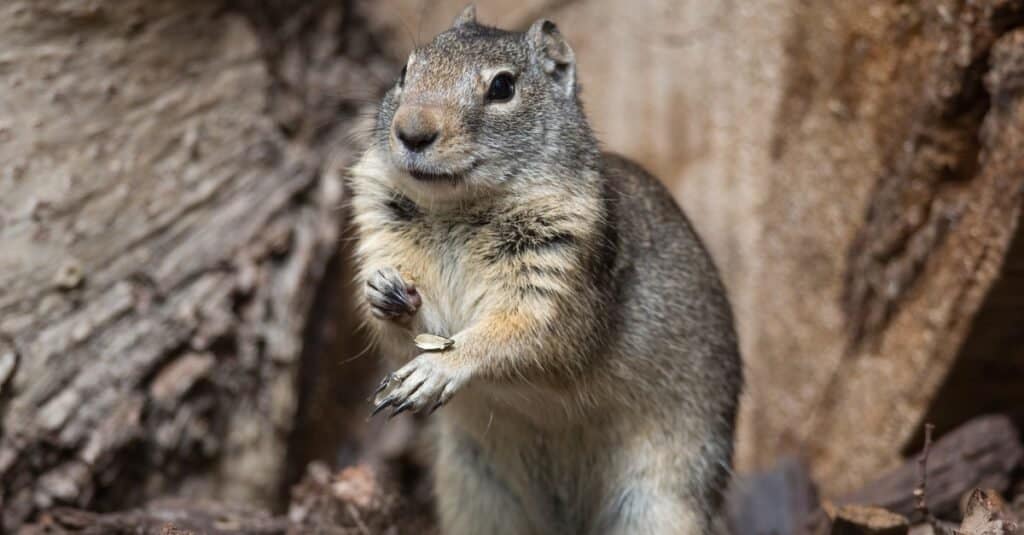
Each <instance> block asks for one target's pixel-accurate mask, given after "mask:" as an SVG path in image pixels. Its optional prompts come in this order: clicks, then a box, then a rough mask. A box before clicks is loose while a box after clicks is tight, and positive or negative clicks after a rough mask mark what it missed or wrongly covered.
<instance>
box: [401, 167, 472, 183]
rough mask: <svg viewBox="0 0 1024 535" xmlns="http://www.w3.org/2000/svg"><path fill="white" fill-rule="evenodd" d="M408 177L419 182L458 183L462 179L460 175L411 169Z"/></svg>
mask: <svg viewBox="0 0 1024 535" xmlns="http://www.w3.org/2000/svg"><path fill="white" fill-rule="evenodd" d="M409 176H411V177H413V178H415V179H416V180H419V181H420V182H458V181H459V180H460V179H462V174H461V173H430V172H426V171H414V170H412V169H410V170H409Z"/></svg>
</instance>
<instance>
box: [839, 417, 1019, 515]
mask: <svg viewBox="0 0 1024 535" xmlns="http://www.w3.org/2000/svg"><path fill="white" fill-rule="evenodd" d="M850 454H851V455H855V454H856V453H855V452H853V451H851V453H850ZM1022 461H1024V447H1022V445H1021V442H1020V438H1019V434H1018V432H1017V429H1016V427H1015V426H1014V425H1013V423H1012V422H1011V421H1010V420H1009V419H1008V418H1006V417H1005V416H987V417H981V418H978V419H976V420H973V421H971V422H970V423H967V424H965V425H963V426H962V427H960V428H958V429H956V430H955V431H953V432H951V433H949V434H948V435H946V436H944V437H942V438H941V439H939V440H938V441H936V442H935V443H934V444H933V445H932V447H931V451H930V453H929V456H928V472H927V473H928V491H927V499H928V508H929V509H930V510H931V512H932V513H933V514H934V515H936V516H939V517H944V518H953V517H955V516H956V514H957V510H958V508H959V504H960V499H961V497H962V496H963V495H964V493H966V492H967V491H969V490H970V489H972V488H974V487H982V488H991V489H995V490H996V491H999V492H1003V491H1006V490H1007V489H1008V487H1009V484H1010V482H1011V478H1012V477H1013V473H1014V470H1015V469H1017V468H1018V467H1020V466H1021V463H1022ZM917 481H918V465H917V460H916V458H915V459H911V460H908V461H907V462H906V463H905V464H904V465H903V466H900V467H898V468H896V469H894V470H892V471H891V472H889V473H887V474H885V475H883V476H881V477H879V478H878V479H876V480H875V481H873V482H871V483H869V484H867V485H866V486H864V487H863V488H862V489H860V490H858V491H857V492H854V493H852V494H850V495H847V496H845V497H844V498H843V499H842V500H840V502H841V503H845V504H871V505H877V506H880V507H883V508H885V509H888V510H890V511H893V512H895V513H898V514H902V515H906V516H911V515H913V513H914V511H915V501H916V498H915V496H914V488H915V486H916V485H917Z"/></svg>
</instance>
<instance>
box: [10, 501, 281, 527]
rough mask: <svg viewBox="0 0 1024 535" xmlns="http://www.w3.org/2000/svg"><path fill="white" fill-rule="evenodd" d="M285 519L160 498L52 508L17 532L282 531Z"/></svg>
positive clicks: (260, 513) (204, 503)
mask: <svg viewBox="0 0 1024 535" xmlns="http://www.w3.org/2000/svg"><path fill="white" fill-rule="evenodd" d="M287 528H288V522H287V520H285V519H283V518H279V517H274V516H271V515H270V514H268V513H265V512H263V511H259V510H256V509H252V508H248V507H238V506H231V505H226V504H222V503H216V502H210V501H205V500H199V501H187V500H178V499H174V500H159V501H155V502H153V503H151V504H149V505H147V506H145V507H144V508H141V509H135V510H131V511H125V512H119V513H103V514H100V513H90V512H86V511H81V510H77V509H71V508H56V509H52V510H50V511H48V512H46V513H44V514H43V515H41V518H40V520H39V521H38V522H37V523H35V524H32V525H28V526H23V527H22V528H21V529H20V530H19V531H18V535H43V534H46V535H72V534H74V535H92V534H96V535H100V534H103V535H172V534H173V535H184V534H190V535H191V534H195V535H199V534H203V535H243V534H244V535H285V532H286V530H287Z"/></svg>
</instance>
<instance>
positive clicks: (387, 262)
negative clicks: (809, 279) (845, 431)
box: [351, 12, 742, 535]
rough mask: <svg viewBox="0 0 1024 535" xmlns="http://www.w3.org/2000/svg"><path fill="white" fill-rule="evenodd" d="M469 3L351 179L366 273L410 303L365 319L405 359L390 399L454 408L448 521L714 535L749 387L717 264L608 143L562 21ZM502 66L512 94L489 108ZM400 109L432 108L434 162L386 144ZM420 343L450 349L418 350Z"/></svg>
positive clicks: (448, 420) (441, 419) (420, 66)
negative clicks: (514, 26)
mask: <svg viewBox="0 0 1024 535" xmlns="http://www.w3.org/2000/svg"><path fill="white" fill-rule="evenodd" d="M467 13H468V14H467ZM467 13H463V15H461V16H460V18H459V20H458V21H457V24H456V26H455V27H454V28H452V29H451V30H449V31H447V32H445V33H443V34H441V35H440V36H438V37H437V38H436V39H435V40H434V41H433V42H432V43H430V44H428V45H426V46H424V47H422V48H420V49H417V50H416V51H415V52H414V53H413V54H412V56H411V59H410V62H409V66H408V71H407V77H406V81H405V84H404V85H403V86H402V87H399V86H398V85H397V84H396V87H395V88H393V89H392V90H391V91H390V92H389V93H388V95H387V96H386V97H385V98H384V101H383V103H382V105H381V107H380V112H379V115H378V117H377V122H376V129H375V132H374V135H373V138H372V140H371V142H370V147H369V148H368V150H367V151H366V152H365V154H364V155H363V157H362V158H361V160H360V161H359V162H358V163H357V164H356V165H355V166H354V167H353V169H352V170H351V183H352V190H353V199H352V204H353V210H354V220H355V225H356V231H357V234H358V239H359V244H358V248H357V254H358V259H359V265H360V267H359V275H358V276H359V280H360V282H361V283H364V284H365V283H366V282H367V281H372V280H374V277H375V276H376V275H375V274H376V273H377V270H379V269H381V268H386V267H391V268H395V269H397V270H398V271H399V272H400V273H401V274H402V277H403V278H404V279H405V280H406V282H407V283H408V284H409V285H414V286H415V288H416V290H417V291H418V292H419V295H420V296H421V297H422V305H421V306H420V307H419V309H418V310H416V311H415V313H413V314H412V316H411V317H410V318H404V319H403V320H402V321H398V320H387V319H379V318H377V317H374V316H372V315H371V314H370V312H369V303H364V304H363V308H364V312H365V317H366V318H367V321H368V322H369V325H370V327H371V329H372V332H373V334H374V336H375V339H376V342H377V344H378V345H379V347H380V348H381V350H382V351H383V353H384V354H386V355H387V356H388V357H389V359H391V360H392V362H393V363H394V364H395V366H396V368H398V379H397V380H396V381H397V382H398V384H397V385H395V384H392V385H391V389H389V390H388V391H386V392H385V393H384V394H383V395H385V396H386V395H392V396H396V399H398V401H407V402H408V403H409V404H410V406H411V407H412V408H413V409H414V410H422V409H429V408H431V406H432V404H433V403H436V402H437V401H448V403H447V405H446V406H444V407H442V408H441V409H440V410H439V411H438V412H437V413H435V414H434V415H433V416H431V419H432V420H433V421H434V422H435V423H436V426H435V429H434V431H435V435H436V439H437V464H436V469H435V470H436V491H437V498H438V503H439V512H440V518H441V522H442V530H443V532H444V533H447V534H455V535H459V534H471V533H488V534H491V533H494V534H506V533H507V534H544V533H594V534H598V533H600V534H605V533H608V534H611V533H615V534H620V533H621V534H626V533H656V534H670V533H684V534H703V533H708V532H709V531H710V530H711V523H712V519H713V518H714V517H715V516H716V514H717V511H718V508H719V505H720V494H721V491H722V490H723V488H724V486H725V485H726V483H727V480H728V473H729V466H730V458H731V454H732V437H733V425H734V418H735V411H736V400H737V396H738V392H739V389H740V386H741V382H742V380H741V373H740V365H739V357H738V352H737V349H736V340H735V335H734V334H733V328H732V318H731V314H730V312H729V306H728V303H727V301H726V298H725V292H724V290H723V288H722V286H721V284H720V282H719V280H718V276H717V274H716V272H715V269H714V266H713V265H712V263H711V261H710V259H709V258H708V255H707V254H706V252H705V251H704V249H703V247H702V246H701V244H700V242H699V240H698V239H697V237H696V235H695V234H694V233H693V231H692V229H691V227H690V225H689V223H688V222H687V221H686V219H685V217H684V216H683V215H682V213H681V212H680V211H679V209H678V208H677V207H676V205H675V204H674V203H673V201H672V200H671V198H670V196H669V195H668V193H667V192H666V191H665V190H664V188H663V187H662V186H661V185H660V184H659V183H658V182H657V181H656V180H655V179H654V178H653V177H651V176H650V175H648V174H647V173H646V172H644V171H643V170H642V169H640V168H639V167H638V166H636V165H635V164H632V163H630V162H628V161H626V160H624V159H622V158H620V157H617V156H613V155H608V154H602V153H601V152H600V150H599V149H598V145H597V143H596V141H595V140H594V138H593V135H592V134H591V132H590V129H589V127H588V126H587V123H586V120H585V118H584V115H583V112H582V108H581V106H580V103H579V99H578V88H577V86H576V82H575V63H574V61H573V58H572V53H571V49H570V48H568V45H567V44H565V43H564V41H562V39H561V36H560V35H559V34H558V32H557V29H555V28H554V26H553V25H552V24H550V23H547V22H538V23H537V24H535V25H534V26H533V27H532V28H531V29H530V31H529V32H527V33H509V32H503V31H500V30H495V29H493V28H488V27H485V26H481V25H479V24H477V23H476V22H475V20H474V18H473V16H472V13H469V12H467ZM509 67H511V68H513V69H515V70H516V73H517V84H516V92H517V93H516V97H515V99H513V100H512V101H510V102H507V103H501V104H498V105H491V104H488V103H487V102H485V100H484V99H483V94H484V92H485V91H486V89H487V87H486V85H487V84H486V82H487V80H488V76H490V73H493V72H494V71H495V70H499V69H506V68H509ZM556 67H557V68H556ZM402 106H429V107H431V109H432V110H434V111H437V112H438V113H439V114H440V115H437V114H436V113H434V111H432V112H431V114H432V115H431V116H430V120H437V121H438V123H439V130H440V132H441V134H440V136H439V137H438V140H437V142H436V143H435V145H433V146H431V148H430V149H429V150H428V151H424V152H423V153H421V154H411V153H409V152H408V151H406V150H404V149H403V147H402V146H396V144H395V138H394V131H393V125H392V122H393V120H394V117H395V115H396V113H397V112H398V111H399V110H400V109H401V108H402ZM410 109H413V108H410ZM439 117H440V118H439ZM441 123H443V124H441ZM467 162H472V165H471V166H469V165H468V164H467ZM410 169H419V170H423V169H427V170H428V171H429V172H433V173H450V174H452V177H451V179H450V180H439V181H438V180H428V181H423V180H418V179H416V178H414V177H413V176H412V175H410V173H409V170H410ZM465 169H471V170H469V171H468V172H465V173H462V172H460V171H462V170H465ZM419 333H431V334H435V335H440V336H446V337H450V338H452V339H454V340H455V345H454V347H453V348H452V349H450V350H448V351H445V352H441V353H424V354H422V355H419V354H418V352H417V350H416V349H415V346H414V345H413V337H414V336H415V335H416V334H419ZM413 380H415V381H416V382H417V385H412V384H410V382H411V381H413ZM399 398H400V399H399Z"/></svg>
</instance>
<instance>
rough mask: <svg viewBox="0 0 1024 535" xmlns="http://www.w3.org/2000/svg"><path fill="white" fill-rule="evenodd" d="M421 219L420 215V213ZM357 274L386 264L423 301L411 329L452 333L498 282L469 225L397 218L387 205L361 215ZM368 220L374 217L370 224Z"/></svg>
mask: <svg viewBox="0 0 1024 535" xmlns="http://www.w3.org/2000/svg"><path fill="white" fill-rule="evenodd" d="M420 217H422V216H420ZM361 219H363V220H364V221H367V223H366V224H364V225H361V227H362V228H361V230H360V242H359V248H358V250H359V255H360V257H361V262H360V264H361V265H360V277H361V279H362V280H363V281H365V280H366V279H367V278H369V276H370V275H371V274H372V273H373V272H374V270H376V269H380V268H381V267H385V266H390V267H394V268H396V269H398V270H399V272H401V273H402V275H403V277H404V278H405V279H406V280H408V281H409V282H411V283H413V284H414V285H415V286H416V288H417V290H418V291H419V293H420V295H421V296H422V298H423V304H422V306H421V307H420V309H419V312H418V313H417V315H416V317H415V318H414V320H413V327H414V331H416V332H427V333H432V334H437V335H440V336H451V335H453V334H455V333H456V332H458V331H460V330H462V329H464V328H466V327H467V326H469V325H470V324H471V323H472V322H473V321H474V320H475V319H477V318H478V317H479V316H480V315H481V314H482V313H483V312H484V311H485V307H486V306H487V297H488V288H493V287H494V285H495V284H496V283H497V281H495V280H493V275H492V274H491V273H489V271H490V270H488V269H487V266H486V264H485V263H484V262H483V261H482V259H481V258H479V256H480V255H479V254H478V251H479V249H480V248H479V244H475V243H473V242H474V241H478V240H480V239H481V237H480V236H473V235H472V234H473V229H472V228H470V227H469V225H465V224H461V225H447V224H442V222H439V221H424V220H422V219H421V220H419V221H415V222H411V221H402V220H396V219H395V215H394V213H390V212H389V211H388V209H387V208H385V209H383V210H381V209H373V210H371V211H369V212H367V213H365V214H361ZM369 221H374V223H370V222H369Z"/></svg>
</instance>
